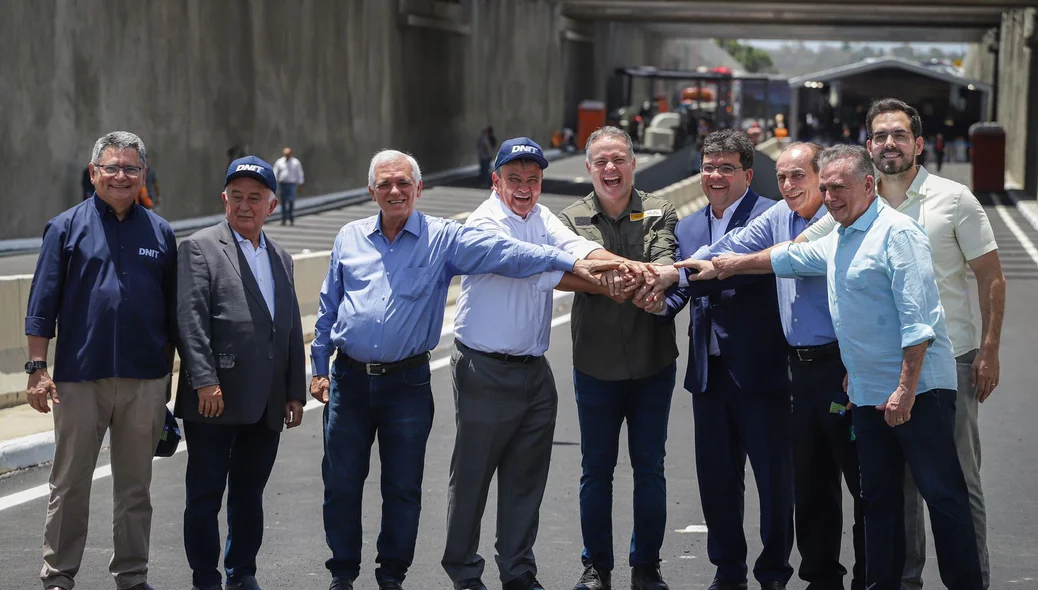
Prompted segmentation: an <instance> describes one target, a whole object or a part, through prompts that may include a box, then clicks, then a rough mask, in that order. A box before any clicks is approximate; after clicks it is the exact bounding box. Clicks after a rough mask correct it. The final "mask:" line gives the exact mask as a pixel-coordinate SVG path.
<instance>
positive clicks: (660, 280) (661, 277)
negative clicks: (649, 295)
mask: <svg viewBox="0 0 1038 590" xmlns="http://www.w3.org/2000/svg"><path fill="white" fill-rule="evenodd" d="M649 273H651V274H652V275H653V276H654V277H655V278H654V279H653V281H652V282H651V284H652V286H653V287H654V288H655V289H656V290H658V291H666V290H667V289H669V288H670V287H671V285H673V284H674V283H677V282H678V281H679V280H680V279H681V277H680V274H681V271H679V270H678V269H677V268H675V267H674V265H673V264H651V265H649ZM646 283H647V284H649V281H646Z"/></svg>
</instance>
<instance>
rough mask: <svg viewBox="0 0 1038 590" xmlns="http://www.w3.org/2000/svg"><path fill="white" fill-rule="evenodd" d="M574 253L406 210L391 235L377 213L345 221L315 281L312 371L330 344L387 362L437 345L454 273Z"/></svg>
mask: <svg viewBox="0 0 1038 590" xmlns="http://www.w3.org/2000/svg"><path fill="white" fill-rule="evenodd" d="M576 261H577V259H576V258H575V257H574V256H572V255H570V254H567V253H565V252H562V251H561V250H558V249H555V248H552V247H550V246H535V245H531V244H524V243H522V242H518V241H516V240H511V239H508V238H504V237H501V236H497V235H494V234H492V233H489V232H485V231H482V230H479V229H476V228H474V227H464V226H462V225H460V224H458V223H455V222H452V221H447V220H445V219H440V218H438V217H429V216H426V215H424V214H422V213H420V212H418V211H413V212H412V213H411V216H410V217H409V218H408V219H407V223H406V224H405V225H404V229H403V230H402V231H401V232H400V233H398V234H397V236H396V239H395V240H394V241H393V242H392V243H390V242H389V240H388V239H387V238H386V236H385V235H384V234H383V233H382V224H381V213H380V214H379V215H375V216H372V217H368V218H367V219H361V220H359V221H354V222H352V223H349V224H347V225H346V226H345V227H343V228H342V229H341V230H339V234H338V235H337V236H336V237H335V245H334V246H333V248H332V254H331V260H330V262H329V267H328V275H327V276H326V277H325V279H324V285H323V286H322V287H321V295H320V304H319V309H318V316H317V325H316V327H315V331H314V342H313V344H312V345H311V347H310V354H311V357H312V361H313V372H314V374H315V375H327V374H328V364H329V359H330V358H331V355H332V353H333V352H334V351H335V349H337V348H338V349H339V350H342V351H343V352H345V353H346V354H347V355H349V356H350V357H351V358H353V359H354V360H357V361H360V362H363V363H370V362H385V363H388V362H394V361H399V360H403V359H405V358H408V357H411V356H414V355H416V354H420V353H423V352H427V351H429V350H432V349H433V348H435V347H436V343H437V342H439V339H440V329H441V327H442V325H443V311H444V307H445V305H446V302H447V289H448V287H449V286H450V281H451V279H452V278H453V277H454V276H456V275H463V274H485V273H498V274H503V275H505V276H509V277H513V278H521V277H528V276H530V275H535V274H538V273H541V272H546V271H550V270H560V271H567V270H572V269H573V264H574V263H575V262H576Z"/></svg>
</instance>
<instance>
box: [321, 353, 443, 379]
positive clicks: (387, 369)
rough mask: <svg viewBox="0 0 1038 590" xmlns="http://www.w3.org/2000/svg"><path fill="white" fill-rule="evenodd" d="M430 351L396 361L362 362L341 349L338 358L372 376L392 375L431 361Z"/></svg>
mask: <svg viewBox="0 0 1038 590" xmlns="http://www.w3.org/2000/svg"><path fill="white" fill-rule="evenodd" d="M429 356H430V355H429V353H428V352H423V353H422V354H416V355H414V356H410V357H407V358H405V359H404V360H401V361H394V362H392V363H362V362H360V361H358V360H356V359H352V358H350V357H349V356H347V355H346V353H344V352H342V351H341V350H340V351H339V354H338V356H337V357H336V360H338V358H339V357H342V359H343V360H344V361H345V362H346V364H348V365H349V366H350V367H352V368H354V369H360V370H362V371H364V372H365V373H367V374H368V375H369V376H371V377H381V376H382V375H391V374H393V373H396V372H398V371H406V370H407V369H413V368H414V367H418V366H421V365H423V364H425V363H428V362H429Z"/></svg>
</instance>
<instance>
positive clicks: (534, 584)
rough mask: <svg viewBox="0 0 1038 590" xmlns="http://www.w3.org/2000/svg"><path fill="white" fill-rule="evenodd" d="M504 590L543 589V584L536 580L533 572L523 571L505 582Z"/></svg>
mask: <svg viewBox="0 0 1038 590" xmlns="http://www.w3.org/2000/svg"><path fill="white" fill-rule="evenodd" d="M504 590H544V586H543V585H541V583H540V582H538V581H537V578H536V577H535V576H534V575H533V572H523V574H522V575H521V576H519V577H518V578H516V579H514V580H509V581H508V582H506V583H505V584H504Z"/></svg>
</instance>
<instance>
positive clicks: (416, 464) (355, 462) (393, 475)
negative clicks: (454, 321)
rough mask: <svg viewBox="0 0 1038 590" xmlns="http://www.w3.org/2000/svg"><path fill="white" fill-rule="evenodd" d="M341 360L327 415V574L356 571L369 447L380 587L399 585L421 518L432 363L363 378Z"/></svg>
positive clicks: (352, 577)
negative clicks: (376, 497) (374, 458)
mask: <svg viewBox="0 0 1038 590" xmlns="http://www.w3.org/2000/svg"><path fill="white" fill-rule="evenodd" d="M345 358H346V357H345V355H342V354H339V355H338V356H337V357H336V359H335V362H334V363H333V365H332V371H331V373H332V374H331V393H330V396H329V400H328V405H327V406H326V407H325V409H324V461H323V462H322V464H321V473H322V476H323V478H324V532H325V536H326V538H327V541H328V548H329V549H331V551H332V557H331V559H329V560H328V561H327V562H326V563H325V565H326V567H327V568H328V570H329V571H331V573H332V576H333V577H336V578H346V579H349V580H355V579H356V578H357V575H358V574H359V573H360V559H361V547H362V545H363V534H362V530H361V501H362V496H363V492H364V480H365V479H367V477H368V467H369V465H370V461H371V445H372V444H373V443H374V442H375V437H376V436H377V437H378V454H379V457H380V459H381V461H382V530H381V531H380V532H379V535H378V543H377V545H376V547H377V551H378V556H377V558H376V560H375V561H376V562H377V563H378V564H379V565H380V566H381V567H379V568H378V569H376V570H375V578H376V579H377V580H379V581H383V580H396V581H402V580H403V579H404V576H405V575H406V573H407V568H408V567H410V565H411V561H412V560H413V559H414V548H415V541H416V539H417V537H418V519H419V516H420V515H421V512H422V477H423V475H424V473H425V445H426V443H427V442H428V440H429V431H430V430H431V429H432V421H433V398H432V388H431V386H430V384H429V364H428V363H424V364H422V365H420V366H418V367H414V368H411V369H407V370H403V371H399V372H396V373H391V374H388V375H382V376H368V375H367V373H366V372H364V370H363V369H356V368H353V367H351V366H350V365H349V364H348V363H347V362H345Z"/></svg>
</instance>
